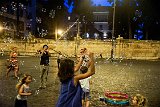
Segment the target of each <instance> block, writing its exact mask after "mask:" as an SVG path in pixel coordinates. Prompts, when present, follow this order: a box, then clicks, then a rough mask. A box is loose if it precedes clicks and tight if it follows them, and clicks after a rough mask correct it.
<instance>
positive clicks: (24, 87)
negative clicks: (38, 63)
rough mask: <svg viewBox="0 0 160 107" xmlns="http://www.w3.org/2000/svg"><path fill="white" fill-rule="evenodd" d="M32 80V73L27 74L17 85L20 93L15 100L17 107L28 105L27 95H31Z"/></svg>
mask: <svg viewBox="0 0 160 107" xmlns="http://www.w3.org/2000/svg"><path fill="white" fill-rule="evenodd" d="M31 81H32V77H31V75H25V76H24V78H23V79H22V80H21V81H20V83H18V84H17V85H16V88H17V89H18V95H17V96H16V100H15V107H27V96H30V95H31V92H30V90H29V83H30V82H31Z"/></svg>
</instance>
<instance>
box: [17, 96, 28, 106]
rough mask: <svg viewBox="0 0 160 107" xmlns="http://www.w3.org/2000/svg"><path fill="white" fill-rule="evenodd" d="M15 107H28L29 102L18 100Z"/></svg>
mask: <svg viewBox="0 0 160 107" xmlns="http://www.w3.org/2000/svg"><path fill="white" fill-rule="evenodd" d="M14 107H27V100H18V99H17V98H16V99H15V105H14Z"/></svg>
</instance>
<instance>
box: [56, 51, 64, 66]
mask: <svg viewBox="0 0 160 107" xmlns="http://www.w3.org/2000/svg"><path fill="white" fill-rule="evenodd" d="M62 58H63V55H62V53H61V52H60V51H59V52H58V57H57V65H58V69H59V66H60V61H61V59H62Z"/></svg>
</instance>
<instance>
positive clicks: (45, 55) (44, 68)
mask: <svg viewBox="0 0 160 107" xmlns="http://www.w3.org/2000/svg"><path fill="white" fill-rule="evenodd" d="M40 53H41V60H40V65H41V85H40V88H46V82H47V76H48V71H49V57H50V56H51V55H50V53H49V51H48V46H47V45H43V50H42V51H41V52H40Z"/></svg>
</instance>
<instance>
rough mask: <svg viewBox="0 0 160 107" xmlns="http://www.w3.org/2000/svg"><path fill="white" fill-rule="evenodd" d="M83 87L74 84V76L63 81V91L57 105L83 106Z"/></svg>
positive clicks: (65, 106)
mask: <svg viewBox="0 0 160 107" xmlns="http://www.w3.org/2000/svg"><path fill="white" fill-rule="evenodd" d="M81 95H82V89H81V86H80V84H79V83H78V84H77V86H75V85H74V78H70V79H69V80H68V81H66V82H64V83H61V91H60V95H59V99H58V102H57V105H56V107H82V97H81Z"/></svg>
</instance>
